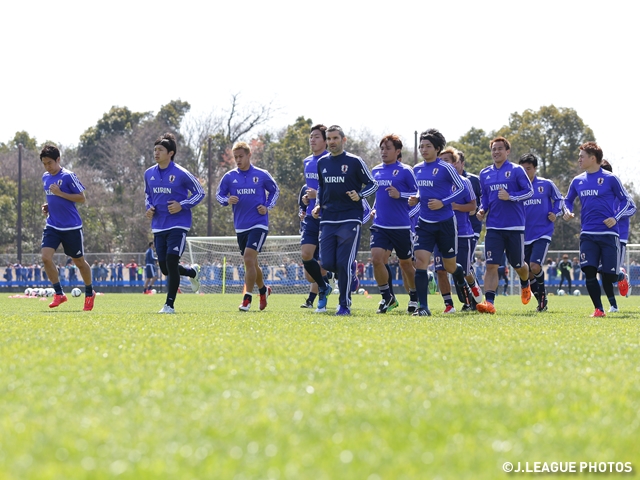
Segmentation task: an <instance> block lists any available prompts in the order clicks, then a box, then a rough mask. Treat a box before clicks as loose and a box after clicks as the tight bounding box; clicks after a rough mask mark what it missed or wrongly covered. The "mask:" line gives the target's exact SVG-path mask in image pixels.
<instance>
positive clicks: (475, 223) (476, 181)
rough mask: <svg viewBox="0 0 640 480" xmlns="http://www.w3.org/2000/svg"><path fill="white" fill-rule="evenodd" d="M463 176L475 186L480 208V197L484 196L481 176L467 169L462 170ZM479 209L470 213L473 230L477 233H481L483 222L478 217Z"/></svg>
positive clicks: (474, 191)
mask: <svg viewBox="0 0 640 480" xmlns="http://www.w3.org/2000/svg"><path fill="white" fill-rule="evenodd" d="M462 176H463V177H466V178H467V179H468V180H469V181H470V182H471V186H472V187H473V193H475V195H476V202H477V204H478V208H480V199H481V197H482V188H481V187H480V178H479V177H478V175H474V174H473V173H469V172H467V171H466V170H463V171H462ZM477 211H478V209H476V211H475V212H471V215H469V219H470V220H471V226H472V227H473V231H474V232H475V233H476V234H477V235H480V233H481V232H482V222H481V221H480V220H478V217H476V212H477Z"/></svg>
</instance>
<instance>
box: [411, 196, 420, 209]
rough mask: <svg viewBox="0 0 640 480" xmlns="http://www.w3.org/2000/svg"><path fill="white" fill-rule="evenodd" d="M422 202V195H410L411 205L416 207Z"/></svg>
mask: <svg viewBox="0 0 640 480" xmlns="http://www.w3.org/2000/svg"><path fill="white" fill-rule="evenodd" d="M419 202H420V197H416V196H415V195H411V196H410V197H409V206H410V207H415V206H416V205H417V204H418V203H419Z"/></svg>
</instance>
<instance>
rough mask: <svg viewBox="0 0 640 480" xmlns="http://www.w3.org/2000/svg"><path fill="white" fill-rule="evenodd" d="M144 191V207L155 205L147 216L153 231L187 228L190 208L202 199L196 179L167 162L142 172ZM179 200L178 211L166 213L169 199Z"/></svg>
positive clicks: (200, 189) (201, 189)
mask: <svg viewBox="0 0 640 480" xmlns="http://www.w3.org/2000/svg"><path fill="white" fill-rule="evenodd" d="M144 193H145V205H146V208H147V210H148V209H149V208H151V207H154V208H155V213H154V215H153V217H152V218H151V231H152V232H153V233H157V232H162V231H165V230H170V229H172V228H181V229H183V230H189V229H190V228H191V209H192V208H193V207H195V206H196V205H198V204H199V203H200V202H201V201H202V199H203V198H204V189H203V188H202V185H200V182H198V179H197V178H196V177H194V176H193V175H192V174H191V173H189V172H188V171H187V170H186V169H185V168H183V167H181V166H180V165H178V164H177V163H175V162H173V161H171V162H169V165H168V166H167V168H165V169H162V168H160V166H159V165H154V166H153V167H151V168H148V169H147V171H146V172H144ZM172 200H173V201H175V202H178V203H180V205H181V206H182V210H180V211H179V212H178V213H173V214H171V213H169V201H172Z"/></svg>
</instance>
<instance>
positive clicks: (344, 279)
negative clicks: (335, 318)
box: [313, 125, 378, 315]
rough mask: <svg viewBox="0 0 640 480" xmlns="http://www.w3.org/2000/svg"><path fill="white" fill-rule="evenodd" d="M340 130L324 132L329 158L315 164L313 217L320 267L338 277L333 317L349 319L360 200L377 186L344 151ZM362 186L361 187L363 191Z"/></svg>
mask: <svg viewBox="0 0 640 480" xmlns="http://www.w3.org/2000/svg"><path fill="white" fill-rule="evenodd" d="M345 142H346V138H345V136H344V132H343V131H342V128H340V127H339V126H337V125H333V126H331V127H329V128H328V129H327V149H328V150H329V154H328V155H325V156H324V157H322V158H320V159H319V160H318V193H317V198H316V207H315V208H314V210H313V216H314V217H315V218H318V217H321V219H320V238H319V242H320V263H321V264H322V267H323V268H324V269H325V270H329V271H331V272H335V273H337V274H338V285H339V288H340V300H339V303H340V306H339V308H338V311H337V312H336V315H350V314H351V310H350V306H351V292H350V285H351V276H352V271H351V268H350V267H351V265H352V264H353V261H354V260H355V258H356V254H357V253H358V245H359V244H360V229H361V227H362V214H363V208H362V199H363V198H364V197H368V196H369V195H372V194H373V193H375V191H376V190H377V189H378V184H377V183H376V181H375V180H374V179H373V176H372V175H371V172H369V169H368V168H367V166H366V164H365V163H364V162H363V161H362V159H361V158H360V157H358V156H356V155H353V154H351V153H348V152H345V151H344V144H345ZM363 185H364V187H363Z"/></svg>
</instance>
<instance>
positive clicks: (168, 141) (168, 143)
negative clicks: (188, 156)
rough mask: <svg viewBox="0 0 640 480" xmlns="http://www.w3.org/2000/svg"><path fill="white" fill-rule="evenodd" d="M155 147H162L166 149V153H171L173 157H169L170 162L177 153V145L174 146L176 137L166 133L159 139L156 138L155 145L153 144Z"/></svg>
mask: <svg viewBox="0 0 640 480" xmlns="http://www.w3.org/2000/svg"><path fill="white" fill-rule="evenodd" d="M156 145H162V146H163V147H164V148H166V149H167V152H173V155H171V160H173V157H174V156H175V155H176V153H178V145H177V144H176V137H175V136H174V135H173V133H170V132H167V133H165V134H164V135H162V136H161V137H158V139H157V140H156V143H154V144H153V146H154V147H155V146H156Z"/></svg>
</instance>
